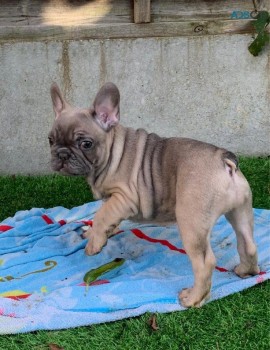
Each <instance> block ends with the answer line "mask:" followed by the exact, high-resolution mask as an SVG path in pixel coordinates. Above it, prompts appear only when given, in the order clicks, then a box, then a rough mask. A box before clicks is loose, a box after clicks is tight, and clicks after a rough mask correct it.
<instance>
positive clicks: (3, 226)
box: [0, 225, 13, 232]
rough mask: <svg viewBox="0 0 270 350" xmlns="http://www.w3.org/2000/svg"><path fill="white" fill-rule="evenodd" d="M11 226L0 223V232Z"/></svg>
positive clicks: (9, 228)
mask: <svg viewBox="0 0 270 350" xmlns="http://www.w3.org/2000/svg"><path fill="white" fill-rule="evenodd" d="M12 228H13V227H12V226H9V225H0V231H1V232H6V231H8V230H11V229H12Z"/></svg>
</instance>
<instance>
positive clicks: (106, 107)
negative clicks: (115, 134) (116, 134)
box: [94, 83, 120, 131]
mask: <svg viewBox="0 0 270 350" xmlns="http://www.w3.org/2000/svg"><path fill="white" fill-rule="evenodd" d="M119 104H120V93H119V90H118V88H117V86H116V85H114V84H113V83H106V84H105V85H103V86H102V88H101V89H100V90H99V92H98V94H97V96H96V98H95V101H94V110H95V118H96V120H97V122H98V123H99V125H100V126H101V127H102V128H103V129H104V130H105V131H109V130H110V129H111V128H112V127H113V126H115V125H117V124H118V123H119V119H120V106H119Z"/></svg>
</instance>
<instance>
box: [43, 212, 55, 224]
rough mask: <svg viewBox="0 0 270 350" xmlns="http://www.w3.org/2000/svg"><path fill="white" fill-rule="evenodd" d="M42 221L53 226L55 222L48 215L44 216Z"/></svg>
mask: <svg viewBox="0 0 270 350" xmlns="http://www.w3.org/2000/svg"><path fill="white" fill-rule="evenodd" d="M42 219H43V220H44V221H45V222H46V223H47V224H48V225H51V224H53V223H54V222H53V221H52V219H51V218H49V217H48V216H47V215H45V214H44V215H42Z"/></svg>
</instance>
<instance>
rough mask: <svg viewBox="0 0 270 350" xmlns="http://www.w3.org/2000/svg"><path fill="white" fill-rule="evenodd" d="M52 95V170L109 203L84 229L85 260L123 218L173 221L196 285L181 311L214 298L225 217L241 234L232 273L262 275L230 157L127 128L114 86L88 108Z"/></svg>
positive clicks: (241, 183)
mask: <svg viewBox="0 0 270 350" xmlns="http://www.w3.org/2000/svg"><path fill="white" fill-rule="evenodd" d="M51 97H52V103H53V109H54V112H55V117H56V118H55V121H54V124H53V127H52V130H51V132H50V133H49V142H50V147H51V156H52V159H51V165H52V169H53V170H55V171H58V172H60V173H62V174H68V175H84V176H85V177H86V179H87V181H88V183H89V185H90V186H91V189H92V192H93V194H94V196H95V198H96V199H103V200H104V202H103V205H102V206H101V208H100V209H99V210H98V212H97V213H96V215H95V217H94V220H93V227H92V228H91V229H89V230H88V231H87V235H88V237H89V241H88V243H87V245H86V248H85V250H86V253H87V254H89V255H93V254H96V253H98V252H100V250H101V249H102V247H103V246H104V245H105V244H106V242H107V239H108V237H109V236H110V235H111V234H113V232H114V230H115V228H116V227H117V226H118V224H119V223H120V222H121V220H125V219H130V220H133V221H136V222H155V223H159V224H162V223H169V222H175V221H176V222H177V224H178V227H179V231H180V233H181V238H182V241H183V245H184V248H185V250H186V252H187V254H188V256H189V258H190V260H191V264H192V268H193V273H194V285H193V287H190V288H186V289H184V290H182V291H181V292H180V293H179V298H180V301H181V304H182V305H183V306H184V307H191V306H195V307H200V306H201V305H203V303H204V302H205V301H206V300H207V299H208V298H209V296H210V289H211V277H212V272H213V269H214V267H215V262H216V260H215V256H214V254H213V251H212V249H211V245H210V234H211V229H212V227H213V225H214V224H215V222H216V220H217V219H218V218H219V216H220V215H222V214H225V215H226V218H227V219H228V220H229V222H230V223H231V225H232V227H233V228H234V230H235V232H236V235H237V248H238V252H239V256H240V264H239V265H238V266H236V267H235V269H234V271H235V273H236V274H237V275H238V276H240V277H243V278H244V277H247V276H250V275H256V274H258V273H259V271H260V270H259V267H258V261H257V250H256V246H255V243H254V240H253V212H252V196H251V191H250V187H249V185H248V182H247V181H246V179H245V177H244V176H243V174H242V173H241V171H240V169H239V167H238V162H237V159H236V156H235V155H234V154H233V153H231V152H229V151H227V150H226V149H223V148H218V147H216V146H214V145H211V144H208V143H204V142H200V141H196V140H192V139H187V138H164V137H160V136H158V135H156V134H153V133H148V132H146V131H145V130H143V129H138V130H134V129H132V128H126V127H123V126H122V125H120V124H119V118H120V108H119V103H120V94H119V91H118V88H117V87H116V86H115V85H114V84H113V83H106V84H105V85H104V86H103V87H102V88H101V89H100V90H99V92H98V94H97V96H96V98H95V100H94V103H93V107H91V108H76V107H72V106H71V105H70V104H69V103H68V102H67V101H66V100H65V98H64V97H63V95H62V93H61V91H60V89H59V87H58V86H57V85H56V84H53V85H52V87H51Z"/></svg>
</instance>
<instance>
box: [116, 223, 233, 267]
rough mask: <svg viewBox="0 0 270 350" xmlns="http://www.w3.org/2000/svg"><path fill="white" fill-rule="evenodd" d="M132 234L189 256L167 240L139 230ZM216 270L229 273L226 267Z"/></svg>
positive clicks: (133, 231)
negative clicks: (150, 235)
mask: <svg viewBox="0 0 270 350" xmlns="http://www.w3.org/2000/svg"><path fill="white" fill-rule="evenodd" d="M120 232H121V231H120ZM131 232H132V233H134V234H135V236H137V237H138V238H141V239H144V240H146V241H148V242H151V243H160V244H162V245H164V246H166V247H168V248H169V249H170V250H174V251H177V252H180V253H182V254H187V253H186V251H185V250H184V249H181V248H177V247H176V246H174V245H172V244H171V243H170V242H168V241H167V240H165V239H155V238H152V237H149V236H147V235H146V234H145V233H143V232H142V231H141V230H139V229H137V228H134V229H132V230H131ZM215 269H216V270H218V271H220V272H228V270H227V269H225V268H224V267H219V266H216V267H215Z"/></svg>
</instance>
